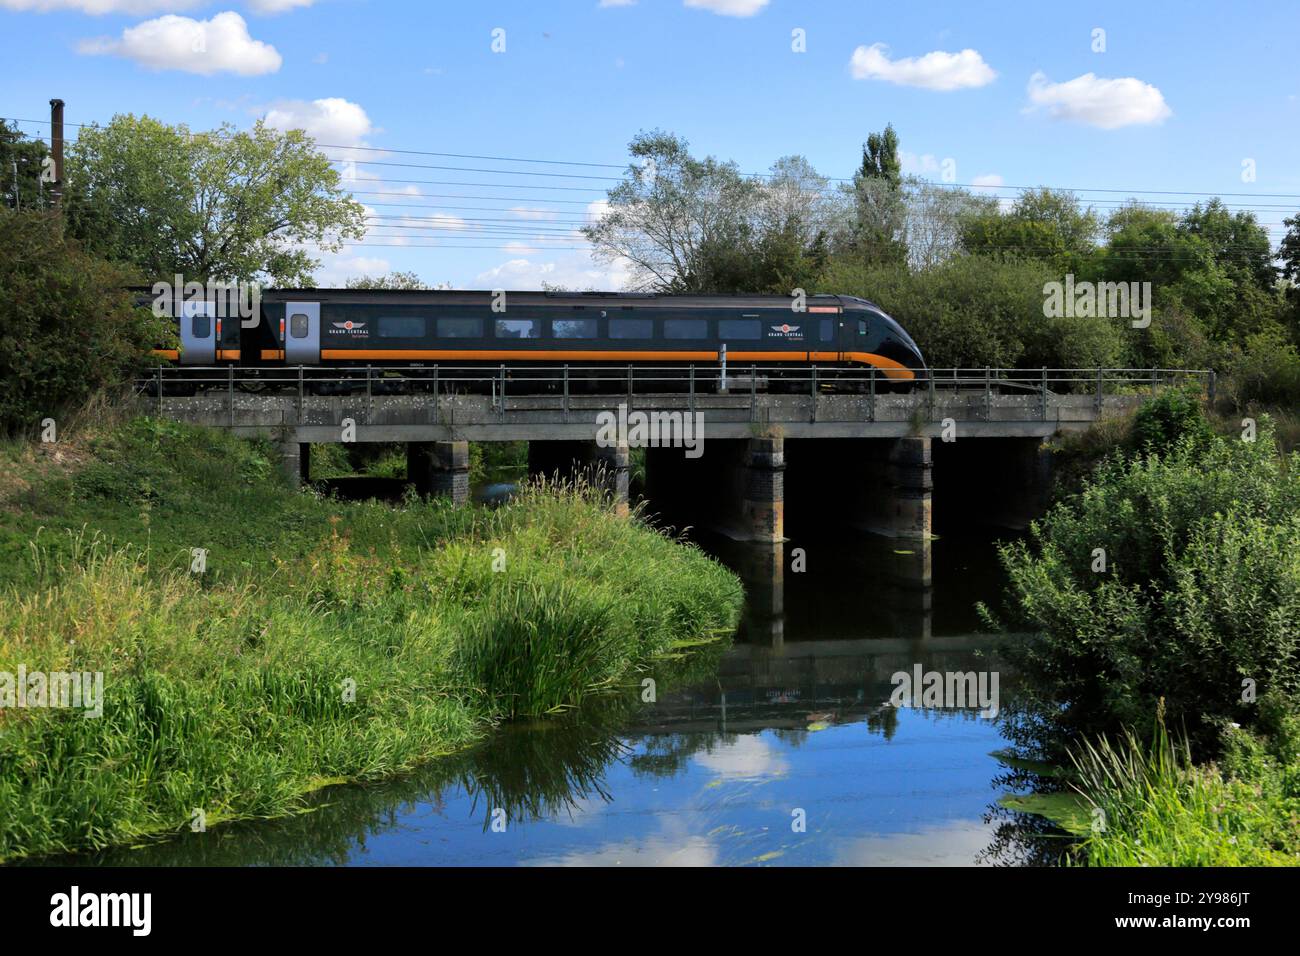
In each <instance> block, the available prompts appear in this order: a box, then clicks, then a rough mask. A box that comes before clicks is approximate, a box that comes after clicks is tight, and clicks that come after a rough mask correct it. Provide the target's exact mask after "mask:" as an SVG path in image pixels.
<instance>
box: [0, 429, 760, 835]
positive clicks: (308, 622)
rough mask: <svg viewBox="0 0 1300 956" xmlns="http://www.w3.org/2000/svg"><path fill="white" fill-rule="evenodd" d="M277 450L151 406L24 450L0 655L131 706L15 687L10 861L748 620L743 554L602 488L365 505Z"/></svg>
mask: <svg viewBox="0 0 1300 956" xmlns="http://www.w3.org/2000/svg"><path fill="white" fill-rule="evenodd" d="M56 449H57V450H56ZM267 451H268V450H267V449H265V448H262V447H259V446H257V445H255V444H250V443H245V442H239V441H236V440H232V439H228V438H226V437H224V436H222V435H219V434H215V433H210V432H204V431H199V430H193V429H187V428H184V427H181V426H176V425H170V424H161V423H156V422H152V421H147V420H141V421H135V422H130V423H127V424H125V425H123V426H122V427H119V428H116V429H113V430H111V431H109V432H107V433H105V434H103V435H101V436H99V437H97V438H95V439H93V440H84V441H78V442H71V443H67V444H66V445H64V446H63V447H61V448H60V447H59V446H47V447H41V446H32V445H26V444H24V445H11V446H9V447H7V448H5V449H4V450H3V468H4V471H5V476H6V477H7V478H8V479H9V480H8V481H6V482H5V492H4V498H3V499H0V576H2V580H0V586H2V587H3V589H4V593H3V594H2V595H0V671H9V672H15V671H16V670H17V667H18V665H19V664H22V665H24V666H25V667H26V669H27V670H28V671H29V672H32V671H92V672H93V671H102V672H103V673H104V700H105V703H104V709H103V716H102V717H100V718H98V719H95V718H87V717H85V716H83V715H82V714H81V713H80V712H75V711H72V710H67V709H63V710H58V709H4V710H0V859H4V858H10V857H14V856H17V855H22V854H26V853H43V852H51V851H59V850H65V849H78V848H87V847H100V846H108V845H112V844H117V843H122V842H127V841H132V840H135V839H137V838H139V837H140V836H142V835H146V834H155V833H161V832H167V831H175V830H178V829H180V828H182V827H184V826H188V825H190V824H191V822H192V820H193V818H194V815H195V810H202V811H203V813H204V815H205V816H206V823H207V824H208V825H209V826H210V825H212V824H213V823H214V822H216V821H220V820H222V819H226V818H231V817H241V816H269V815H276V814H281V813H285V812H289V811H291V810H293V809H294V808H295V807H297V806H299V805H300V804H301V801H302V798H303V796H304V795H305V794H306V793H309V792H310V791H312V790H314V789H317V788H319V787H320V786H322V785H325V784H328V783H331V782H336V781H340V780H364V779H374V778H378V777H383V776H386V775H389V774H392V773H394V772H397V771H400V770H403V769H406V768H409V767H412V766H414V765H416V764H418V763H420V762H422V761H425V760H428V759H429V758H431V757H434V756H437V755H439V754H445V753H447V752H449V751H452V750H455V749H457V748H460V747H463V746H465V745H466V744H468V743H470V742H471V741H473V740H475V739H477V738H478V737H480V736H481V735H483V734H484V733H486V732H487V731H489V730H490V728H491V726H492V725H493V724H494V723H495V722H497V721H500V720H502V719H508V718H512V717H518V716H534V715H543V714H548V713H553V712H555V711H557V710H560V709H563V708H565V707H568V706H571V705H573V704H575V703H577V702H578V701H580V700H581V699H583V698H584V697H586V696H588V695H590V694H593V693H598V692H602V691H609V692H612V693H627V694H634V693H637V694H639V692H640V687H639V686H638V684H637V682H638V681H639V679H640V678H641V677H642V675H643V674H645V673H646V672H647V671H648V669H649V668H650V666H651V665H652V664H653V663H654V662H655V661H658V660H663V659H665V658H668V657H671V656H673V655H675V654H678V653H680V652H681V651H682V650H683V649H685V648H687V647H689V646H690V645H692V644H695V643H698V642H700V641H706V640H710V639H715V638H717V637H720V636H721V635H724V634H726V633H729V631H730V630H731V628H732V627H733V626H734V624H735V621H736V617H737V614H738V610H739V605H740V602H741V591H740V587H739V583H738V581H737V580H736V579H735V578H734V576H732V575H731V574H730V573H729V572H727V571H726V570H725V569H723V568H721V567H720V566H719V565H717V564H715V563H714V562H712V561H710V560H709V559H707V558H706V557H705V556H704V555H702V554H701V553H699V552H698V551H696V550H694V549H693V548H690V547H687V546H684V545H682V544H680V543H678V542H674V541H671V540H669V539H667V538H665V537H664V536H662V535H660V534H658V533H656V532H655V531H653V530H651V529H649V528H647V527H645V526H643V525H641V524H640V523H638V522H636V521H624V520H619V519H617V518H615V517H614V516H612V515H611V514H609V513H608V512H607V511H605V510H604V509H603V508H602V507H601V506H600V505H599V503H598V502H597V501H595V500H594V499H593V498H592V497H591V496H590V495H588V494H586V493H584V492H583V491H582V490H581V489H577V490H575V489H569V490H555V489H551V490H545V489H537V488H533V489H528V490H525V492H524V493H523V494H521V495H520V496H519V497H518V498H517V499H516V501H515V502H514V503H512V504H510V505H509V506H507V507H504V508H501V509H498V510H495V511H485V510H477V509H470V510H455V509H451V508H448V507H445V506H443V505H441V504H439V503H436V502H409V503H407V504H406V505H404V506H403V507H401V508H399V509H393V508H390V507H387V506H383V505H378V504H374V503H367V504H350V503H342V502H337V501H330V500H324V499H320V498H317V497H313V496H311V495H307V494H300V493H295V492H292V491H291V490H289V489H288V488H287V487H286V486H284V485H283V484H282V483H281V482H280V479H279V477H278V475H277V474H276V473H275V470H274V469H273V468H272V467H271V463H270V458H269V456H268V454H267ZM33 542H35V543H33ZM194 548H204V549H206V550H207V556H206V562H207V567H206V570H205V571H204V572H203V573H201V574H197V573H192V571H191V566H192V561H193V557H192V555H193V551H192V549H194Z"/></svg>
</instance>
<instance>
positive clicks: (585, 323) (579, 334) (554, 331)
mask: <svg viewBox="0 0 1300 956" xmlns="http://www.w3.org/2000/svg"><path fill="white" fill-rule="evenodd" d="M551 335H553V336H554V337H555V338H557V339H594V338H595V337H596V320H595V319H556V320H555V321H554V322H552V323H551Z"/></svg>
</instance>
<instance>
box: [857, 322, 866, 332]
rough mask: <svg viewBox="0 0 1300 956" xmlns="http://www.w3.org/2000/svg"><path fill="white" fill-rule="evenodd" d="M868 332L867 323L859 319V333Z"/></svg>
mask: <svg viewBox="0 0 1300 956" xmlns="http://www.w3.org/2000/svg"><path fill="white" fill-rule="evenodd" d="M866 334H867V323H865V322H862V321H859V322H858V335H866Z"/></svg>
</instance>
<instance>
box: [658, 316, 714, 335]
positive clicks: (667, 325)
mask: <svg viewBox="0 0 1300 956" xmlns="http://www.w3.org/2000/svg"><path fill="white" fill-rule="evenodd" d="M708 337H709V322H708V320H707V319H664V338H666V339H707V338H708Z"/></svg>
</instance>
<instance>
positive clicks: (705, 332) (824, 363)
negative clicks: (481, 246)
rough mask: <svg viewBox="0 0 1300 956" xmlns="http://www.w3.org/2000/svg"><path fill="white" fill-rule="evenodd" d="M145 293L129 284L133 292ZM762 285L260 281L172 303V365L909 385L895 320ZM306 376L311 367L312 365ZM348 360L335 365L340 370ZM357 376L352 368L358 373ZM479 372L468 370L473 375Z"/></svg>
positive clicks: (252, 370) (861, 304)
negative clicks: (544, 286) (661, 373)
mask: <svg viewBox="0 0 1300 956" xmlns="http://www.w3.org/2000/svg"><path fill="white" fill-rule="evenodd" d="M145 298H146V297H145V296H144V294H143V292H142V293H141V300H142V302H143V300H144V299H145ZM792 301H793V300H792V299H791V298H790V297H788V296H775V295H734V296H733V295H657V294H641V293H626V292H581V293H573V292H504V293H502V292H486V291H480V292H459V291H440V290H439V291H414V290H412V291H406V290H366V289H264V290H262V292H261V297H260V303H259V305H258V308H257V310H256V312H255V313H254V314H253V315H252V316H251V317H250V318H248V319H243V320H241V319H240V318H239V317H238V316H232V317H226V318H223V317H220V316H217V315H214V313H215V312H216V311H218V310H216V309H213V308H212V307H211V303H206V302H197V303H184V305H185V308H183V309H181V310H179V311H180V312H181V317H180V318H179V319H178V320H177V322H178V330H177V331H178V333H179V335H178V339H179V343H180V348H179V349H176V350H168V349H158V350H156V352H157V354H159V355H161V356H163V357H164V358H165V359H167V360H169V361H170V362H173V363H175V364H177V365H178V366H181V367H195V368H197V367H206V368H210V367H212V366H222V365H234V366H237V367H238V368H239V369H240V380H241V382H249V381H252V382H264V383H275V382H276V381H277V380H279V381H287V380H288V379H289V378H290V376H289V375H288V374H287V373H288V371H289V370H290V369H293V370H294V376H295V378H296V375H297V369H298V368H299V367H305V368H311V367H322V368H325V367H328V368H334V369H339V370H349V369H350V370H353V373H352V374H355V370H357V369H364V367H367V366H384V367H385V368H386V369H388V370H389V372H388V374H390V375H391V374H394V372H393V370H394V369H397V370H398V371H397V373H396V374H398V375H399V376H400V375H401V374H402V373H401V371H400V370H401V369H403V368H407V369H411V370H412V371H411V372H410V374H411V375H412V376H416V375H418V374H419V373H418V371H416V370H418V369H421V368H427V367H429V366H434V365H436V366H438V367H439V368H440V369H442V368H444V367H446V368H448V369H450V370H460V371H462V372H472V371H473V370H474V369H480V370H482V369H488V368H491V369H497V368H500V367H502V366H505V367H506V368H508V369H510V370H511V371H512V372H519V371H521V370H524V369H542V368H552V369H553V368H555V367H557V366H560V365H566V366H568V367H569V368H570V369H571V370H572V372H573V374H574V375H575V376H576V377H577V378H578V379H579V380H581V379H582V376H583V373H584V371H585V372H587V373H588V376H589V378H591V379H595V378H599V377H600V376H598V375H595V376H592V375H591V374H590V373H591V372H592V371H595V370H600V369H608V368H611V367H622V368H626V367H627V366H629V365H631V366H633V367H641V366H659V367H663V366H679V367H686V366H688V365H700V364H714V363H719V362H721V361H723V360H724V356H725V361H727V362H728V363H731V366H732V367H733V368H734V367H742V368H748V367H750V366H754V367H755V368H761V370H762V374H763V375H764V377H765V381H772V382H780V381H781V379H782V378H783V377H785V378H793V377H802V378H803V379H804V380H806V379H807V374H808V373H807V369H808V367H809V366H812V365H816V366H818V367H819V368H829V369H831V370H844V371H847V370H852V369H856V370H859V371H860V372H864V371H866V370H868V369H871V368H875V369H876V370H878V375H876V376H865V375H861V374H859V375H855V376H847V375H844V376H841V377H843V378H845V379H848V378H853V379H854V380H855V381H862V380H864V379H866V378H869V377H875V378H879V380H880V381H881V383H882V384H884V383H887V382H891V383H895V384H896V385H909V384H915V383H916V382H918V381H920V380H922V379H923V378H924V373H925V368H926V366H925V360H924V358H923V357H922V355H921V351H920V349H918V348H917V346H916V343H915V342H913V341H912V339H911V337H910V336H909V335H908V334H907V332H905V331H904V330H903V328H902V327H901V326H900V325H899V324H898V323H897V322H895V321H894V320H893V319H892V318H890V317H889V316H888V315H886V314H885V313H884V311H883V310H881V309H880V308H879V307H878V306H876V305H874V304H872V303H871V302H868V301H866V300H864V299H859V298H853V297H850V296H840V295H815V296H809V297H807V299H806V304H805V307H804V308H803V309H802V310H800V311H796V310H795V309H793V308H792ZM318 374H319V373H318ZM349 374H350V373H348V372H346V371H340V373H339V375H337V376H335V378H338V379H347V378H348V377H349ZM361 374H365V373H364V372H362V373H361ZM483 374H484V373H483V372H479V375H480V376H481V375H483ZM830 377H832V378H834V377H835V376H834V372H833V371H832V373H831V375H830Z"/></svg>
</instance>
